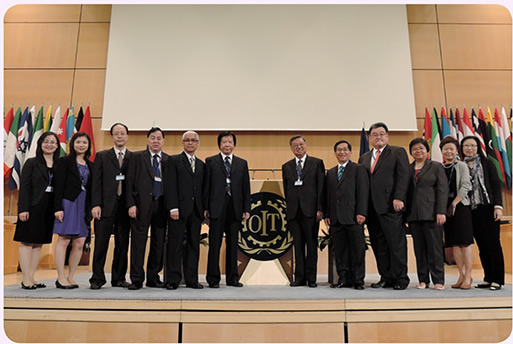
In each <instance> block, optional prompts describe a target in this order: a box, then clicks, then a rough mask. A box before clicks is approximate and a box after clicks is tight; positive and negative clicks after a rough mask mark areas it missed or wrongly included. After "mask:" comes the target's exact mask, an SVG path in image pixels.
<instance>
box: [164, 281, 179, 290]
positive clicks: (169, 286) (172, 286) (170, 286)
mask: <svg viewBox="0 0 513 344" xmlns="http://www.w3.org/2000/svg"><path fill="white" fill-rule="evenodd" d="M166 289H167V290H176V289H178V284H176V283H168V284H167V285H166Z"/></svg>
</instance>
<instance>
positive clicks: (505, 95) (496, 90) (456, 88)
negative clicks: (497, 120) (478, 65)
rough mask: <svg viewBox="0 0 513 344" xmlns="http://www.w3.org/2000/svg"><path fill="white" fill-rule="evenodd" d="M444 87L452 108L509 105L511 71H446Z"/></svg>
mask: <svg viewBox="0 0 513 344" xmlns="http://www.w3.org/2000/svg"><path fill="white" fill-rule="evenodd" d="M445 87H446V92H447V102H448V103H450V104H452V105H453V106H455V105H456V104H457V105H458V106H460V107H463V105H464V104H465V105H466V106H467V107H470V106H474V107H477V106H478V105H481V106H482V107H485V106H490V107H491V106H493V105H495V104H497V106H501V105H504V107H505V108H508V107H509V105H510V104H511V71H446V72H445Z"/></svg>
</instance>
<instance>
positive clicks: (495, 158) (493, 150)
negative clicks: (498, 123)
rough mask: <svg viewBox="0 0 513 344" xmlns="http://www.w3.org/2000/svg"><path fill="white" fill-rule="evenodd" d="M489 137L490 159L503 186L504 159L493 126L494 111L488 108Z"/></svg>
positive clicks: (504, 178)
mask: <svg viewBox="0 0 513 344" xmlns="http://www.w3.org/2000/svg"><path fill="white" fill-rule="evenodd" d="M487 125H488V135H489V137H490V141H488V144H487V148H488V147H489V148H490V149H489V150H488V151H489V153H488V158H490V159H491V160H492V162H493V163H494V165H495V167H496V168H497V174H498V175H499V179H500V181H501V183H502V185H503V186H504V185H506V184H505V180H506V177H505V175H504V166H503V164H502V158H501V154H500V150H499V143H498V142H497V133H496V132H495V127H494V126H493V118H492V111H491V110H490V108H488V123H487Z"/></svg>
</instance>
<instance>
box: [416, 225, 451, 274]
mask: <svg viewBox="0 0 513 344" xmlns="http://www.w3.org/2000/svg"><path fill="white" fill-rule="evenodd" d="M409 226H410V229H411V234H412V236H413V249H414V251H415V259H416V261H417V276H418V278H419V282H424V283H426V284H429V275H431V280H432V281H433V283H434V284H444V282H445V274H444V253H443V247H444V243H443V227H442V226H437V224H436V222H435V221H412V222H410V223H409Z"/></svg>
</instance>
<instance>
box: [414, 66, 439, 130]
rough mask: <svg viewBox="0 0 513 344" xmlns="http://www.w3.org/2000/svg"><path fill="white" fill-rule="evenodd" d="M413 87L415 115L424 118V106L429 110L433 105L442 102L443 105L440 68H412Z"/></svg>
mask: <svg viewBox="0 0 513 344" xmlns="http://www.w3.org/2000/svg"><path fill="white" fill-rule="evenodd" d="M413 89H414V91H415V109H416V114H417V117H422V118H424V113H425V108H426V107H427V108H428V109H429V110H430V111H431V109H432V108H433V106H436V107H437V108H438V107H439V106H440V105H442V104H444V105H445V94H444V82H443V75H442V71H441V70H414V71H413ZM423 123H424V122H423ZM423 125H424V124H422V126H423ZM421 128H422V127H421Z"/></svg>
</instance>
